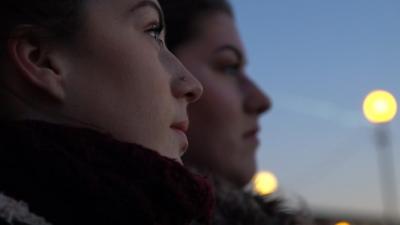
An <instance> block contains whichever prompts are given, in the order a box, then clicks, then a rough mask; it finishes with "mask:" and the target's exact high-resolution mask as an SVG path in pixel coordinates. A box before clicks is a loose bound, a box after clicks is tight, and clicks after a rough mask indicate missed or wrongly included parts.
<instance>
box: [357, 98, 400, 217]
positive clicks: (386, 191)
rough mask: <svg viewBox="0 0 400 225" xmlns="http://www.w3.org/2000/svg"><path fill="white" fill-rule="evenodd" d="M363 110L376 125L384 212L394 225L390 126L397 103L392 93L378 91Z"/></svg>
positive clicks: (394, 186)
mask: <svg viewBox="0 0 400 225" xmlns="http://www.w3.org/2000/svg"><path fill="white" fill-rule="evenodd" d="M363 110H364V115H365V117H366V118H367V120H368V121H369V122H370V123H372V124H375V125H376V126H375V138H376V146H377V150H378V163H379V168H380V173H381V186H382V202H383V210H384V214H385V217H386V222H387V224H393V217H394V216H395V215H397V212H398V209H397V190H396V180H395V177H396V175H395V166H394V165H395V164H394V157H393V151H392V147H391V142H390V130H389V127H388V125H389V123H390V122H391V121H392V120H393V119H394V118H395V117H396V114H397V102H396V99H395V97H394V96H393V95H392V94H391V93H389V92H387V91H384V90H376V91H373V92H371V93H369V94H368V95H367V97H366V98H365V100H364V104H363Z"/></svg>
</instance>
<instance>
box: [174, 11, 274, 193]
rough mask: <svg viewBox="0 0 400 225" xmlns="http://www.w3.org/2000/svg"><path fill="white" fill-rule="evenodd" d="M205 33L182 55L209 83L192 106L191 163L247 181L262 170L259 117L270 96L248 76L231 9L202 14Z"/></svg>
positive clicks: (184, 48)
mask: <svg viewBox="0 0 400 225" xmlns="http://www.w3.org/2000/svg"><path fill="white" fill-rule="evenodd" d="M201 19H202V20H201V21H200V23H199V24H200V27H201V29H200V32H198V33H199V34H200V35H199V36H198V37H196V38H194V39H193V41H190V42H188V43H187V44H184V45H183V46H181V47H179V48H178V49H177V51H176V55H177V56H178V58H179V59H180V60H181V61H182V63H183V64H184V65H185V66H186V67H187V68H188V70H189V71H191V72H192V73H193V75H194V76H195V77H196V78H197V79H199V81H200V82H201V83H202V84H203V86H204V93H203V97H202V98H201V99H200V100H199V101H198V102H197V103H195V104H193V106H191V107H190V110H189V115H190V120H191V127H190V130H189V140H190V151H189V152H188V154H187V155H186V156H185V163H187V164H194V165H196V166H199V167H200V168H206V169H209V170H211V172H212V173H215V174H218V175H220V176H222V177H224V178H226V179H228V180H230V181H231V182H234V183H235V184H238V185H245V184H246V183H247V182H248V181H249V180H250V179H251V177H252V176H253V174H254V173H255V170H256V161H255V150H256V148H257V145H258V139H257V133H258V131H259V128H260V127H259V121H258V120H259V117H260V115H261V114H262V113H263V112H265V111H266V110H267V109H268V108H269V107H270V101H269V99H268V98H267V97H266V96H265V95H264V94H263V93H262V92H261V91H260V90H259V89H258V88H257V87H256V86H255V84H254V83H253V82H252V81H251V80H249V78H248V77H247V75H246V73H245V71H244V66H245V63H246V57H245V53H244V49H243V46H242V43H241V40H240V37H239V34H238V32H237V29H236V27H235V24H234V20H233V18H232V17H230V16H229V15H228V14H225V13H213V14H211V15H207V17H201Z"/></svg>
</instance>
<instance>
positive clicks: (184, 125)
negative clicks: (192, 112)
mask: <svg viewBox="0 0 400 225" xmlns="http://www.w3.org/2000/svg"><path fill="white" fill-rule="evenodd" d="M171 129H172V130H174V131H175V133H176V134H177V136H178V137H179V139H180V140H181V143H182V144H181V148H180V156H183V155H184V154H185V152H186V150H187V148H188V146H189V141H188V138H187V135H186V132H187V131H188V129H189V122H188V121H182V122H178V123H173V124H172V125H171Z"/></svg>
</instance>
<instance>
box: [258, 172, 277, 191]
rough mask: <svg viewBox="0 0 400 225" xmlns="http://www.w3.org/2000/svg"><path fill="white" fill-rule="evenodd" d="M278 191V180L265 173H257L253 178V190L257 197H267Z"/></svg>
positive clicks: (271, 174) (269, 173)
mask: <svg viewBox="0 0 400 225" xmlns="http://www.w3.org/2000/svg"><path fill="white" fill-rule="evenodd" d="M277 189H278V179H277V178H276V176H275V175H274V174H273V173H271V172H267V171H263V172H259V173H257V174H256V175H255V176H254V178H253V190H254V191H255V192H256V193H257V194H259V195H269V194H272V193H274V192H275V191H276V190H277Z"/></svg>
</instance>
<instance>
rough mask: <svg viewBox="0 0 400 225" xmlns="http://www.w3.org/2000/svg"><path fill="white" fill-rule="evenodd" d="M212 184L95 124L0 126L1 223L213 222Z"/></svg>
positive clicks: (173, 224)
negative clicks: (89, 126) (210, 219)
mask: <svg viewBox="0 0 400 225" xmlns="http://www.w3.org/2000/svg"><path fill="white" fill-rule="evenodd" d="M210 193H211V192H210V189H209V185H208V183H207V182H206V181H205V179H204V178H203V177H199V176H195V175H193V174H192V173H190V172H188V171H187V170H186V169H184V168H183V167H182V166H181V165H180V164H179V163H177V162H175V161H174V160H171V159H168V158H165V157H162V156H160V155H159V154H158V153H156V152H154V151H151V150H148V149H145V148H143V147H141V146H138V145H135V144H130V143H124V142H120V141H117V140H115V139H113V138H112V137H111V136H110V135H107V134H102V133H99V132H96V131H94V130H91V129H84V128H74V127H66V126H61V125H55V124H50V123H45V122H39V121H22V122H8V123H4V122H3V123H2V124H1V125H0V225H3V224H7V225H8V224H16V225H19V224H21V225H48V224H52V225H80V224H82V225H89V224H94V225H103V224H104V225H128V224H129V225H134V224H140V225H147V224H148V225H153V224H154V225H155V224H157V225H185V224H190V223H191V221H193V220H194V219H197V220H200V221H203V222H206V223H207V222H208V217H209V215H210V209H211V205H212V203H213V202H212V196H211V194H210Z"/></svg>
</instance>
